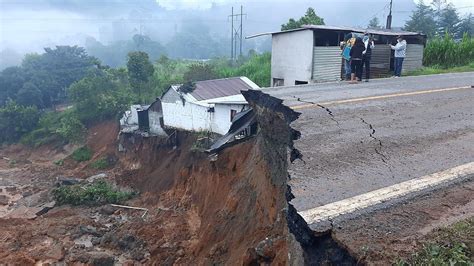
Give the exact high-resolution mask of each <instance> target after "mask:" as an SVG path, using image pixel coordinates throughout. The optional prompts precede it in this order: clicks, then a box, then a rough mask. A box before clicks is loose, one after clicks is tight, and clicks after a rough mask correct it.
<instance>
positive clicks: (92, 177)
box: [86, 173, 108, 183]
mask: <svg viewBox="0 0 474 266" xmlns="http://www.w3.org/2000/svg"><path fill="white" fill-rule="evenodd" d="M107 177H108V175H107V174H106V173H100V174H97V175H93V176H90V177H88V178H86V181H87V182H89V183H93V182H94V181H97V180H100V179H105V178H107Z"/></svg>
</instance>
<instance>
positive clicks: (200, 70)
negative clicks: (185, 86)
mask: <svg viewBox="0 0 474 266" xmlns="http://www.w3.org/2000/svg"><path fill="white" fill-rule="evenodd" d="M216 78H217V73H216V71H215V70H214V68H213V67H212V66H211V65H210V64H192V65H190V66H189V67H188V70H187V71H186V72H185V73H184V75H183V79H184V80H185V81H190V82H195V81H201V80H210V79H216Z"/></svg>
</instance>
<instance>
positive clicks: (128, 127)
mask: <svg viewBox="0 0 474 266" xmlns="http://www.w3.org/2000/svg"><path fill="white" fill-rule="evenodd" d="M120 131H121V132H122V133H140V134H142V135H145V136H166V132H165V131H164V130H163V112H162V109H161V101H160V99H156V100H155V101H154V102H153V103H152V104H150V105H140V104H135V105H132V106H131V107H130V110H127V111H125V113H124V115H123V117H122V118H121V119H120Z"/></svg>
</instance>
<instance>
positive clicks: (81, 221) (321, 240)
mask: <svg viewBox="0 0 474 266" xmlns="http://www.w3.org/2000/svg"><path fill="white" fill-rule="evenodd" d="M245 97H246V98H247V100H248V101H249V103H250V105H251V106H252V108H253V109H254V111H255V112H256V114H257V122H258V128H259V129H258V133H257V135H256V136H254V137H251V138H249V139H247V140H246V141H243V142H239V144H236V145H234V146H231V147H228V148H226V149H224V150H222V151H220V152H219V153H218V154H212V155H210V154H208V153H206V152H203V151H201V150H200V149H199V148H198V147H196V143H197V139H198V136H197V134H193V133H189V132H179V131H176V132H170V133H171V134H170V137H168V138H157V137H153V138H143V137H141V136H139V135H134V134H132V135H130V134H129V135H123V134H122V135H119V138H118V139H117V135H118V126H117V124H116V123H114V122H107V123H102V124H100V125H97V126H95V127H93V128H91V129H90V130H89V132H90V134H89V137H88V138H87V143H86V145H87V146H88V147H89V148H91V149H92V150H93V151H94V155H93V159H92V160H95V159H98V158H102V157H104V156H107V157H111V158H112V157H113V158H116V163H115V164H114V167H113V168H110V169H106V170H101V171H98V170H94V169H93V168H91V167H89V166H88V164H89V163H90V162H83V163H75V162H72V160H70V159H67V158H65V164H64V166H56V165H55V164H53V160H56V159H58V158H60V155H61V154H62V155H63V156H66V154H68V153H69V152H66V151H65V152H60V153H57V154H56V153H54V156H51V157H49V158H48V156H41V153H42V152H39V153H38V154H36V152H33V153H28V154H26V153H25V155H24V157H25V158H26V157H28V158H38V159H35V160H33V159H31V160H29V161H28V162H26V161H25V163H18V164H17V165H16V166H15V168H11V169H10V168H8V167H10V166H8V165H0V168H1V169H3V168H5V170H4V171H3V172H0V174H3V175H4V177H5V178H4V179H3V180H4V181H5V180H7V181H8V184H6V185H8V186H15V187H16V188H17V190H18V193H17V194H18V197H20V198H21V197H24V199H22V200H23V201H25V200H27V199H29V198H30V197H36V195H37V194H38V195H41V199H43V198H44V199H48V198H49V196H48V195H49V194H48V192H50V191H51V189H52V188H53V187H54V186H55V180H56V179H57V177H58V176H68V177H77V178H80V179H86V178H88V177H91V176H92V175H96V174H98V173H100V172H105V176H106V179H107V180H108V181H110V182H112V183H114V184H117V185H118V186H120V187H127V188H129V187H131V188H133V189H134V190H136V191H138V192H139V194H138V195H137V196H136V197H135V198H134V199H132V200H129V201H127V202H124V203H123V204H124V205H128V206H135V207H140V208H146V209H147V210H148V211H147V212H146V213H143V211H139V210H133V209H123V208H118V207H112V206H110V205H104V206H96V207H86V206H74V207H73V206H69V205H64V206H56V207H54V208H53V209H51V210H49V211H48V212H47V213H46V214H42V215H40V216H38V217H36V218H26V217H25V218H21V217H20V218H8V217H7V216H5V217H3V218H0V235H2V236H3V237H2V242H1V243H0V259H1V261H2V262H3V263H10V264H15V263H20V264H35V263H38V264H41V263H51V264H54V263H57V262H61V263H66V264H74V263H86V264H89V265H110V264H111V263H119V264H125V265H132V264H137V263H140V264H145V265H149V264H163V265H210V264H226V265H227V264H230V265H259V264H271V265H303V264H306V265H321V264H334V265H352V264H355V261H354V259H353V258H352V257H351V256H350V255H349V254H348V253H347V252H346V250H345V249H344V248H342V247H341V246H340V245H339V244H338V243H337V242H335V241H334V240H333V238H332V236H331V232H327V234H325V235H322V236H315V235H314V234H313V232H312V231H311V230H310V229H309V228H308V226H307V225H306V223H305V221H304V220H303V219H302V218H301V217H300V216H299V215H298V214H297V212H296V210H295V209H294V208H293V206H291V205H290V204H288V201H289V200H291V198H292V197H293V195H292V194H291V191H290V189H289V187H288V185H287V181H288V179H289V175H288V172H287V166H288V163H289V161H291V160H294V159H297V158H300V157H301V154H300V153H299V152H298V151H297V150H296V149H294V148H293V140H294V139H296V138H298V137H299V132H297V131H295V130H293V129H292V128H291V127H290V126H289V124H290V123H291V122H292V121H294V120H295V119H297V118H298V115H299V114H298V113H295V112H294V111H292V110H291V109H289V108H288V107H285V106H283V105H282V102H281V100H278V99H276V98H273V97H270V96H268V95H266V94H264V93H261V92H258V91H257V92H248V93H245ZM118 147H120V148H118ZM70 150H72V148H70ZM43 152H44V151H43ZM3 154H5V155H10V153H2V155H3ZM13 154H17V153H16V152H15V153H12V154H11V155H13ZM33 155H34V156H33ZM40 159H41V160H40ZM2 167H3V168H2ZM34 169H36V170H35V171H33V170H34ZM19 173H22V174H21V176H20V175H19ZM2 177H3V176H2ZM0 180H1V179H0ZM15 180H16V181H15ZM35 180H37V181H35ZM40 181H41V182H40ZM39 184H41V186H39ZM0 185H1V183H0ZM30 186H39V187H38V188H37V189H40V190H41V191H39V192H38V193H37V192H36V191H33V192H31V193H35V194H33V195H31V196H27V195H28V194H31V193H26V192H28V191H26V192H25V191H23V190H24V189H26V188H28V189H29V187H30ZM15 193H16V192H15ZM15 195H16V194H15ZM15 199H16V198H15ZM12 200H13V198H12ZM16 204H17V202H11V203H10V204H9V205H8V206H9V208H10V207H12V208H14V207H15V206H16ZM0 213H1V212H0Z"/></svg>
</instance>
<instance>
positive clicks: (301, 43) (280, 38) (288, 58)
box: [271, 30, 314, 86]
mask: <svg viewBox="0 0 474 266" xmlns="http://www.w3.org/2000/svg"><path fill="white" fill-rule="evenodd" d="M313 41H314V40H313V31H312V30H302V31H294V32H288V33H283V34H274V35H273V36H272V61H271V68H272V70H271V77H272V81H271V84H272V86H273V85H274V83H273V79H274V78H278V79H284V83H283V85H284V86H292V85H295V81H296V80H298V81H307V82H310V81H311V74H312V73H311V72H312V69H313V66H312V64H313Z"/></svg>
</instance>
